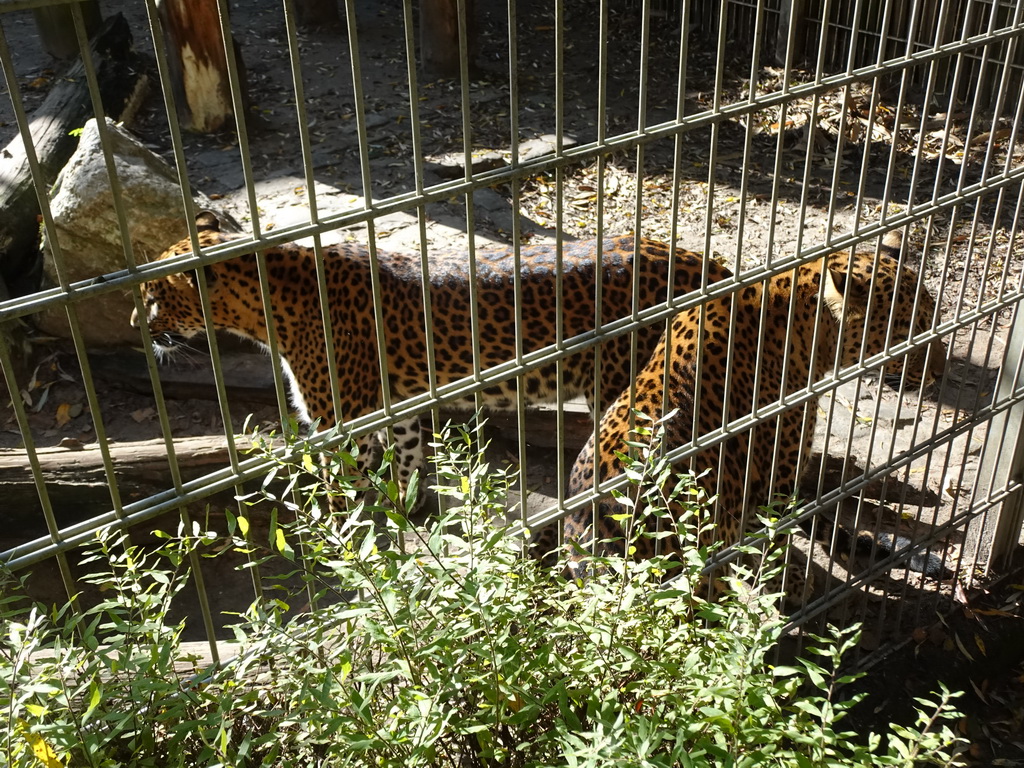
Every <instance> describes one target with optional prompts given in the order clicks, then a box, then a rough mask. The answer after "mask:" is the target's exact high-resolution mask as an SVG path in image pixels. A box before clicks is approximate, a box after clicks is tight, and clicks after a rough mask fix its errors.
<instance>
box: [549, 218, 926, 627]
mask: <svg viewBox="0 0 1024 768" xmlns="http://www.w3.org/2000/svg"><path fill="white" fill-rule="evenodd" d="M876 242H877V241H876ZM877 251H878V252H877V258H876V253H875V252H876V249H875V248H872V247H869V248H866V249H865V248H862V249H861V250H857V249H854V250H852V251H850V250H847V251H837V252H833V253H829V254H826V255H824V256H823V257H821V258H818V259H816V260H812V261H809V262H807V263H803V264H800V265H798V266H795V267H794V268H793V269H792V270H787V271H784V272H782V273H781V274H777V275H775V276H772V277H768V278H766V279H763V280H761V281H759V282H753V283H751V284H747V285H742V286H740V287H737V289H736V290H735V291H734V292H732V293H729V294H727V295H722V296H719V297H717V298H714V299H712V300H711V301H709V302H707V303H706V304H704V305H703V306H695V307H693V308H691V309H686V310H684V311H682V312H680V313H679V314H678V315H676V316H675V317H674V318H673V319H672V322H671V324H670V325H669V326H668V327H667V328H666V331H665V333H664V334H663V335H662V336H661V338H660V339H659V341H658V345H657V347H656V348H655V350H654V352H653V354H652V355H651V358H650V360H649V361H648V363H647V365H646V366H645V367H644V368H643V369H642V370H641V371H640V373H639V375H638V376H637V377H636V380H635V382H634V386H633V387H632V388H631V389H629V390H624V391H623V392H622V394H620V395H619V397H618V398H617V399H616V400H615V402H614V403H612V405H611V406H609V408H608V409H607V410H606V412H605V413H604V415H603V416H602V418H601V420H600V424H599V427H598V428H597V430H596V431H595V433H594V434H592V435H591V437H590V439H589V441H588V442H587V443H586V444H585V446H584V447H583V449H582V450H581V452H580V453H579V455H578V457H577V459H576V461H575V463H574V464H573V466H572V469H571V471H570V474H569V481H568V492H569V495H570V496H575V495H578V494H582V493H586V492H588V491H591V492H593V489H594V488H595V485H596V484H598V483H604V482H606V481H608V480H610V479H612V478H614V477H616V476H618V475H620V474H622V473H623V471H624V465H623V461H624V458H625V457H627V456H628V454H627V453H625V452H626V451H627V450H628V449H627V447H626V446H627V443H628V441H630V440H633V441H634V446H635V445H637V443H636V441H637V440H639V441H641V443H640V445H643V444H644V443H643V442H642V441H645V440H646V441H647V447H648V448H649V449H656V450H662V449H665V450H668V449H672V448H678V447H681V446H688V445H691V444H694V443H695V440H694V438H704V436H707V435H712V436H713V435H714V433H715V432H716V431H718V432H719V436H721V434H722V432H721V430H722V428H723V426H724V425H725V424H727V423H729V422H731V421H733V422H734V421H735V420H738V419H743V418H744V417H747V416H749V415H751V414H754V413H757V412H758V411H759V410H760V409H764V408H767V407H769V406H774V405H777V404H779V403H781V402H783V401H784V398H785V397H786V396H790V395H793V394H794V393H797V392H799V391H800V390H802V389H804V388H806V387H808V385H811V384H814V383H816V382H820V381H821V380H822V379H823V377H825V375H826V374H828V373H829V372H830V371H832V370H835V369H836V368H844V367H846V366H849V365H851V364H854V363H856V362H857V361H859V360H862V359H866V358H867V357H870V356H872V355H875V354H878V353H881V352H883V351H884V350H886V349H889V348H890V347H891V346H892V345H894V344H897V343H899V342H901V341H906V340H908V339H911V338H913V337H915V336H916V335H918V334H921V333H925V332H928V331H929V330H930V329H931V327H932V322H933V318H934V317H935V311H936V305H935V300H934V298H933V297H932V296H931V295H930V294H929V292H928V291H927V289H926V288H925V287H924V286H923V285H921V286H920V287H919V281H918V278H917V275H916V274H915V272H914V270H912V269H911V268H910V267H909V266H906V265H905V264H904V262H903V261H902V258H903V255H902V251H903V248H902V237H901V235H900V233H899V232H890V233H888V234H886V235H885V236H884V238H883V239H882V240H881V242H880V243H879V244H878V249H877ZM945 359H946V352H945V347H944V345H943V343H942V342H941V340H939V339H937V338H936V339H934V340H932V341H930V342H927V343H922V344H919V345H915V346H913V347H912V348H911V349H910V351H909V352H908V353H907V354H906V355H905V356H903V357H902V358H900V359H898V360H896V361H894V362H890V363H887V364H886V365H885V367H884V376H883V378H884V380H885V382H886V383H887V384H889V385H891V386H897V387H898V386H899V382H900V380H901V379H902V381H903V382H904V386H905V387H906V388H920V387H928V386H929V385H930V384H931V383H932V382H933V381H934V380H936V379H937V378H938V376H940V375H941V372H942V369H943V367H944V365H945ZM666 377H667V378H666ZM817 413H818V408H817V402H816V398H815V399H812V400H810V401H806V402H805V403H804V404H796V405H791V406H790V407H784V408H783V409H782V410H781V412H780V413H778V416H777V418H771V419H768V420H767V421H765V422H762V423H759V424H757V425H756V426H752V427H743V428H741V429H739V430H738V431H736V432H730V433H729V434H728V436H727V437H726V438H725V439H720V440H719V442H717V443H713V444H710V445H708V447H704V448H701V449H699V450H697V451H696V453H694V454H692V459H687V460H686V461H688V462H689V468H690V469H692V471H693V472H694V476H695V477H696V479H695V481H693V482H695V484H696V489H695V490H696V491H697V492H700V493H703V494H704V497H705V499H707V500H708V503H707V504H706V506H705V507H704V511H703V512H701V513H700V520H699V522H698V526H697V527H698V530H699V533H698V536H697V544H698V545H699V546H706V547H723V548H725V547H729V546H731V545H735V544H736V543H737V542H740V541H741V540H744V539H746V538H747V536H748V535H749V534H751V533H752V532H753V531H754V530H755V529H756V528H758V527H759V525H760V523H759V521H758V514H759V512H760V511H762V510H764V509H768V508H770V507H766V506H765V505H770V504H772V503H775V504H776V505H777V504H778V503H779V501H780V500H786V499H792V497H793V495H794V493H795V492H796V490H797V488H798V481H799V479H800V477H801V474H802V472H803V470H804V467H805V466H806V463H807V459H808V457H809V456H810V455H811V447H812V445H811V443H812V440H813V435H814V428H815V424H816V419H817ZM638 415H641V416H643V415H646V416H648V417H651V418H652V419H654V420H658V419H660V422H657V424H658V426H657V427H656V428H651V427H649V426H648V428H647V429H644V430H642V434H641V433H638V432H637V431H636V425H637V423H638V422H637V417H638ZM708 442H711V441H708ZM680 463H682V462H680ZM676 468H677V469H679V468H680V467H679V466H677V467H676ZM682 468H683V469H685V468H686V467H682ZM662 490H663V492H664V493H666V494H667V492H668V491H669V488H667V487H665V488H663V489H662ZM691 498H692V496H691ZM595 507H596V509H595ZM776 508H777V507H776ZM626 512H627V508H626V507H625V506H624V505H623V504H622V503H621V502H620V501H617V500H616V499H614V498H602V499H600V500H599V501H598V502H597V503H596V505H586V506H584V507H581V508H579V509H577V510H576V511H575V512H572V513H570V514H568V515H567V516H566V517H565V518H564V520H563V528H562V530H563V538H564V541H565V542H566V544H565V545H564V546H565V549H566V550H568V552H569V554H568V558H567V559H568V568H567V571H566V572H567V575H569V576H579V575H581V574H584V573H585V571H586V567H587V566H586V561H587V559H588V558H587V554H588V553H590V552H597V553H598V554H616V555H619V556H622V555H623V554H624V552H625V551H626V549H627V547H628V548H629V549H630V550H631V551H632V554H633V556H634V557H636V558H643V559H650V558H651V557H653V556H654V555H655V554H656V553H660V554H662V555H665V557H666V558H667V560H668V562H669V563H672V562H673V561H675V560H677V559H678V558H680V557H681V555H682V549H681V548H682V546H683V544H681V541H682V539H681V538H680V537H679V536H677V535H674V532H669V533H668V535H665V534H659V535H650V532H647V533H645V534H643V535H639V536H636V537H633V536H631V535H627V530H626V527H624V526H629V525H631V523H627V522H626V521H627V520H630V519H631V518H630V516H629V515H627V514H626ZM669 512H670V516H669V519H672V518H673V517H674V518H676V519H677V520H678V519H679V517H680V515H681V514H682V507H681V505H680V504H679V503H678V502H672V503H671V504H670V510H669ZM661 524H662V523H659V525H661ZM640 525H641V526H642V525H643V523H641V524H640ZM550 531H551V529H548V533H547V535H546V536H541V537H538V541H537V542H536V544H537V546H541V547H547V548H550V546H551V545H550V541H551V534H550ZM629 533H631V531H630V532H629ZM627 538H628V539H629V541H628V543H627ZM786 538H787V537H786V536H785V535H783V536H780V539H781V540H785V539H786ZM545 539H546V541H545ZM748 541H749V539H748ZM598 542H600V544H598ZM556 546H557V545H556ZM634 547H635V549H634ZM793 551H794V553H795V552H796V550H795V549H794V550H793ZM801 559H802V558H801V556H800V555H796V556H795V557H793V558H791V560H790V562H789V564H788V565H786V566H785V567H784V568H782V569H781V574H779V575H777V576H776V578H775V579H774V580H770V582H769V586H770V587H771V588H772V589H773V590H780V591H783V592H784V593H785V598H784V600H785V603H786V605H787V606H789V607H798V606H800V605H802V604H804V602H805V601H806V600H807V599H808V598H809V596H810V594H811V591H812V590H813V574H812V570H811V569H810V568H809V567H808V564H807V563H806V562H800V561H801ZM679 570H680V569H679V567H678V566H676V567H672V566H671V565H670V566H669V567H668V568H667V573H666V578H667V577H668V576H670V575H672V574H673V573H677V572H678V571H679ZM707 581H708V579H707V578H705V579H704V583H703V584H702V585H701V586H700V587H699V589H700V590H701V591H702V593H703V594H704V595H705V596H707V595H712V596H714V595H718V594H721V592H722V590H723V589H724V587H725V584H726V578H725V577H720V578H715V579H713V580H712V581H713V583H712V584H710V585H709V584H708V583H707ZM734 583H735V582H734Z"/></svg>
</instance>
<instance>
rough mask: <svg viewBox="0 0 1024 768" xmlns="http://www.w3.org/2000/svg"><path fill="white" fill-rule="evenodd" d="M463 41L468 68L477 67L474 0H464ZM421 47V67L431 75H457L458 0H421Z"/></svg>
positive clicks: (458, 70)
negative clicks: (464, 41) (465, 45)
mask: <svg viewBox="0 0 1024 768" xmlns="http://www.w3.org/2000/svg"><path fill="white" fill-rule="evenodd" d="M464 6H465V10H466V44H467V46H468V47H469V51H468V52H467V55H468V56H469V68H470V72H472V71H473V70H474V69H475V68H476V53H477V47H478V43H477V29H476V2H475V0H464ZM420 50H421V52H422V62H421V63H422V65H423V71H424V72H426V73H427V74H429V75H433V76H434V77H458V76H459V72H460V69H459V60H460V57H459V3H458V0H421V2H420Z"/></svg>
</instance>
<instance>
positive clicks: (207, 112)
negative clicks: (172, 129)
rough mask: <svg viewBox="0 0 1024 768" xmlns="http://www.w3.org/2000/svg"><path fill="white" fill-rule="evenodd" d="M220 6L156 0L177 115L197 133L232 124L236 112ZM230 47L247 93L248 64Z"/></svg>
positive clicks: (208, 0) (213, 0) (206, 0)
mask: <svg viewBox="0 0 1024 768" xmlns="http://www.w3.org/2000/svg"><path fill="white" fill-rule="evenodd" d="M217 5H218V4H217V0H159V1H158V2H157V8H158V10H159V14H160V20H161V23H162V25H163V29H164V35H165V37H166V42H167V62H168V67H169V69H170V71H171V80H172V86H173V89H174V100H175V104H176V106H177V110H178V120H179V121H180V123H181V126H182V128H184V129H185V130H188V131H194V132H196V133H215V132H217V131H219V130H221V129H222V128H225V127H230V125H231V122H230V121H231V119H232V117H233V116H234V114H235V110H234V107H233V106H232V102H231V87H230V84H229V82H230V81H229V80H228V64H227V56H226V54H225V50H224V38H223V36H222V35H221V28H220V18H219V16H218V10H217ZM232 49H233V50H234V53H235V62H236V64H237V70H238V74H239V76H240V77H241V78H242V84H243V87H242V92H243V94H244V93H245V91H246V88H245V87H244V83H245V78H244V75H245V68H244V66H243V65H242V57H241V55H240V54H239V52H238V48H237V47H236V46H234V45H232Z"/></svg>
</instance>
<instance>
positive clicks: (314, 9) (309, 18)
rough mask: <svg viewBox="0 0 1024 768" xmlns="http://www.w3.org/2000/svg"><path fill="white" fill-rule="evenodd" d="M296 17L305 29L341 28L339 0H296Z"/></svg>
mask: <svg viewBox="0 0 1024 768" xmlns="http://www.w3.org/2000/svg"><path fill="white" fill-rule="evenodd" d="M294 2H295V19H296V21H298V23H299V26H300V27H302V28H303V29H306V30H310V31H315V30H322V29H340V28H341V17H339V16H338V0H294Z"/></svg>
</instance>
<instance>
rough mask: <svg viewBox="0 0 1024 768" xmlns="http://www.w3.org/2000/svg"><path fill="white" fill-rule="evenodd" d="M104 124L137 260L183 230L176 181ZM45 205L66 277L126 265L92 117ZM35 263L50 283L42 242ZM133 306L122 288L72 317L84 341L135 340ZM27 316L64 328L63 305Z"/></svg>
mask: <svg viewBox="0 0 1024 768" xmlns="http://www.w3.org/2000/svg"><path fill="white" fill-rule="evenodd" d="M107 131H108V134H109V136H110V138H111V143H112V145H113V156H114V166H115V168H116V170H117V178H118V181H119V182H120V186H121V200H122V202H123V204H124V206H125V210H126V213H127V220H128V231H129V235H130V237H131V241H132V248H133V251H134V254H135V259H136V261H137V262H138V263H144V262H147V261H150V260H151V259H154V258H156V257H157V256H158V255H160V253H161V252H162V251H163V250H164V249H165V248H167V246H168V245H170V244H172V243H174V242H176V241H178V240H180V239H181V238H183V237H185V235H186V233H187V231H188V225H187V224H186V220H185V215H186V214H185V211H184V206H183V205H182V200H181V188H180V187H179V186H178V180H177V174H176V173H175V172H174V171H173V170H172V169H171V167H170V166H169V165H168V164H167V163H166V162H165V161H164V160H163V159H162V158H161V157H159V156H158V155H156V154H154V153H153V152H151V151H150V150H148V149H146V148H145V147H144V146H142V144H140V143H139V142H138V141H137V140H136V139H135V138H133V137H132V136H130V135H129V134H128V133H127V132H125V131H124V130H123V129H121V128H118V127H117V126H116V125H114V124H113V123H111V122H110V121H109V120H108V121H107ZM194 200H195V204H196V207H197V209H206V210H213V211H215V212H217V213H218V214H219V215H221V216H222V217H223V218H224V219H226V220H227V221H229V222H230V221H232V219H231V217H230V216H229V215H228V214H227V212H225V211H223V210H218V208H217V207H216V206H215V205H214V203H213V202H212V201H210V200H209V199H208V198H207V197H206V196H205V195H203V194H196V196H195V197H194ZM50 208H51V210H52V211H53V218H54V223H55V224H56V228H57V238H58V240H59V242H60V250H61V253H62V255H63V260H64V269H65V270H66V274H65V277H66V279H67V280H68V281H70V282H75V281H77V280H86V279H90V278H94V277H97V276H99V275H103V274H106V273H109V272H116V271H117V270H120V269H125V268H126V267H127V260H126V257H125V253H124V247H123V246H122V244H121V232H120V229H119V227H118V225H117V216H116V214H115V212H114V199H113V194H112V193H111V190H110V178H109V177H108V175H107V167H106V163H105V161H104V159H103V151H102V149H101V146H100V140H99V132H98V131H97V129H96V121H95V119H93V120H90V121H89V122H88V123H86V124H85V128H84V129H83V131H82V136H81V140H80V142H79V145H78V150H77V151H76V152H75V154H74V155H73V156H72V157H71V159H70V160H69V161H68V164H67V165H66V166H65V167H64V170H63V171H61V173H60V176H59V177H58V178H57V182H56V184H54V187H53V190H52V191H51V201H50ZM43 269H44V272H45V280H46V282H47V283H48V284H52V285H56V284H57V283H58V281H57V270H56V266H55V264H54V259H53V254H52V251H51V247H50V244H49V243H48V242H44V266H43ZM134 306H135V305H134V302H133V301H132V298H131V296H130V295H129V294H128V293H127V292H122V291H114V292H112V293H107V294H104V295H103V296H101V297H99V298H96V299H90V300H88V301H81V302H78V303H77V304H76V308H77V312H78V320H79V325H80V327H81V330H82V335H83V336H84V338H85V341H86V343H87V344H88V345H89V346H91V347H100V346H114V345H123V344H135V345H137V344H139V332H138V331H137V330H135V329H133V328H131V327H129V325H128V318H129V317H130V315H131V312H132V308H133V307H134ZM34 322H35V324H36V325H37V326H38V327H39V329H40V330H41V331H43V332H44V333H48V334H52V335H55V336H62V337H67V336H68V335H69V333H70V329H69V328H68V323H67V315H66V313H65V312H64V311H63V310H56V311H49V312H44V313H40V314H39V315H36V316H35V318H34Z"/></svg>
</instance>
